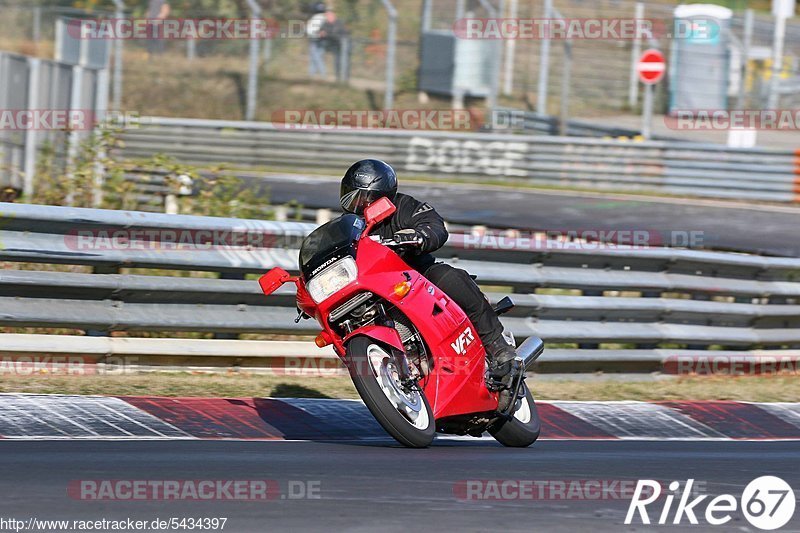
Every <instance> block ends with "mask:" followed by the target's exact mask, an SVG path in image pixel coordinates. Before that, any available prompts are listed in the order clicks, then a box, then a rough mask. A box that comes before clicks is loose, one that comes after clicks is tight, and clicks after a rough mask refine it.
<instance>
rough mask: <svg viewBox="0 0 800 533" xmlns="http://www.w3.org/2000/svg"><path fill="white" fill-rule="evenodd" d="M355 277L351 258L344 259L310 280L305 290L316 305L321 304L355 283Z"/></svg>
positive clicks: (354, 265)
mask: <svg viewBox="0 0 800 533" xmlns="http://www.w3.org/2000/svg"><path fill="white" fill-rule="evenodd" d="M357 277H358V267H356V262H355V261H354V260H353V258H352V257H345V258H344V259H340V260H338V261H336V262H335V263H333V264H332V265H331V266H329V267H326V268H325V270H323V271H322V272H320V273H319V274H317V275H316V276H314V277H313V278H311V281H309V282H308V284H307V285H306V289H308V293H309V294H310V295H311V298H312V299H313V300H314V301H315V302H316V303H322V302H323V301H325V300H327V299H328V298H330V297H331V296H333V295H334V294H336V293H337V292H338V291H340V290H342V289H343V288H344V287H346V286H347V285H348V284H349V283H352V282H353V281H355V280H356V278H357Z"/></svg>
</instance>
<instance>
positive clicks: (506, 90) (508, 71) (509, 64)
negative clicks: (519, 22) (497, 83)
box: [503, 0, 519, 96]
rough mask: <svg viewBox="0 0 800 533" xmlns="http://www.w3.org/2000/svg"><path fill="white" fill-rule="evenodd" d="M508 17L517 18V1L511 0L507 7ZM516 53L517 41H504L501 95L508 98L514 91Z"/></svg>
mask: <svg viewBox="0 0 800 533" xmlns="http://www.w3.org/2000/svg"><path fill="white" fill-rule="evenodd" d="M508 16H509V18H511V19H516V18H517V17H518V16H519V0H511V3H510V4H509V6H508ZM516 51H517V40H516V39H507V40H506V62H505V75H504V76H503V94H504V95H506V96H510V95H511V92H512V91H513V90H514V56H515V55H516Z"/></svg>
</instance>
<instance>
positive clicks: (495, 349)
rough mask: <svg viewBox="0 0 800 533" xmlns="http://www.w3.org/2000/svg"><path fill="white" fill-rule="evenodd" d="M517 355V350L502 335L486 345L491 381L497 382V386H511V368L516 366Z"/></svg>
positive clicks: (501, 387)
mask: <svg viewBox="0 0 800 533" xmlns="http://www.w3.org/2000/svg"><path fill="white" fill-rule="evenodd" d="M515 357H517V352H516V350H514V347H513V346H511V345H510V344H508V343H507V342H506V340H505V339H504V338H502V337H501V338H499V339H498V340H496V341H494V342H492V343H490V344H488V345H487V346H486V358H487V359H488V361H489V381H490V382H492V381H493V382H495V383H496V384H497V388H499V389H503V388H508V387H510V386H511V381H512V378H513V375H512V372H511V370H513V368H514V358H515Z"/></svg>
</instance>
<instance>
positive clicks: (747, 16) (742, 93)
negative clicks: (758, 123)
mask: <svg viewBox="0 0 800 533" xmlns="http://www.w3.org/2000/svg"><path fill="white" fill-rule="evenodd" d="M752 46H753V10H752V9H747V10H745V12H744V39H743V40H742V69H741V73H742V74H741V77H742V79H741V80H739V95H738V102H737V104H738V107H739V108H740V109H741V108H744V106H745V97H746V90H745V83H746V82H747V79H748V77H749V72H750V48H751V47H752Z"/></svg>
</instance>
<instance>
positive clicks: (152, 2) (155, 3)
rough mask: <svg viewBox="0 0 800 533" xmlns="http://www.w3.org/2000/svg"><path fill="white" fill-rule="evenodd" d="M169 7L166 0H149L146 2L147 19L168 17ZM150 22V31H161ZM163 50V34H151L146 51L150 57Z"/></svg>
mask: <svg viewBox="0 0 800 533" xmlns="http://www.w3.org/2000/svg"><path fill="white" fill-rule="evenodd" d="M170 11H171V8H170V5H169V2H167V0H149V1H148V2H147V20H164V19H166V18H167V17H169V14H170ZM157 28H158V27H157V26H155V25H153V24H151V25H150V31H152V32H159V33H160V32H161V29H160V28H158V29H157ZM163 51H164V36H163V35H161V34H159V35H153V36H152V38H151V39H150V40H148V41H147V53H148V55H149V56H150V57H152V56H154V55H158V54H161V53H162V52H163Z"/></svg>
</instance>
